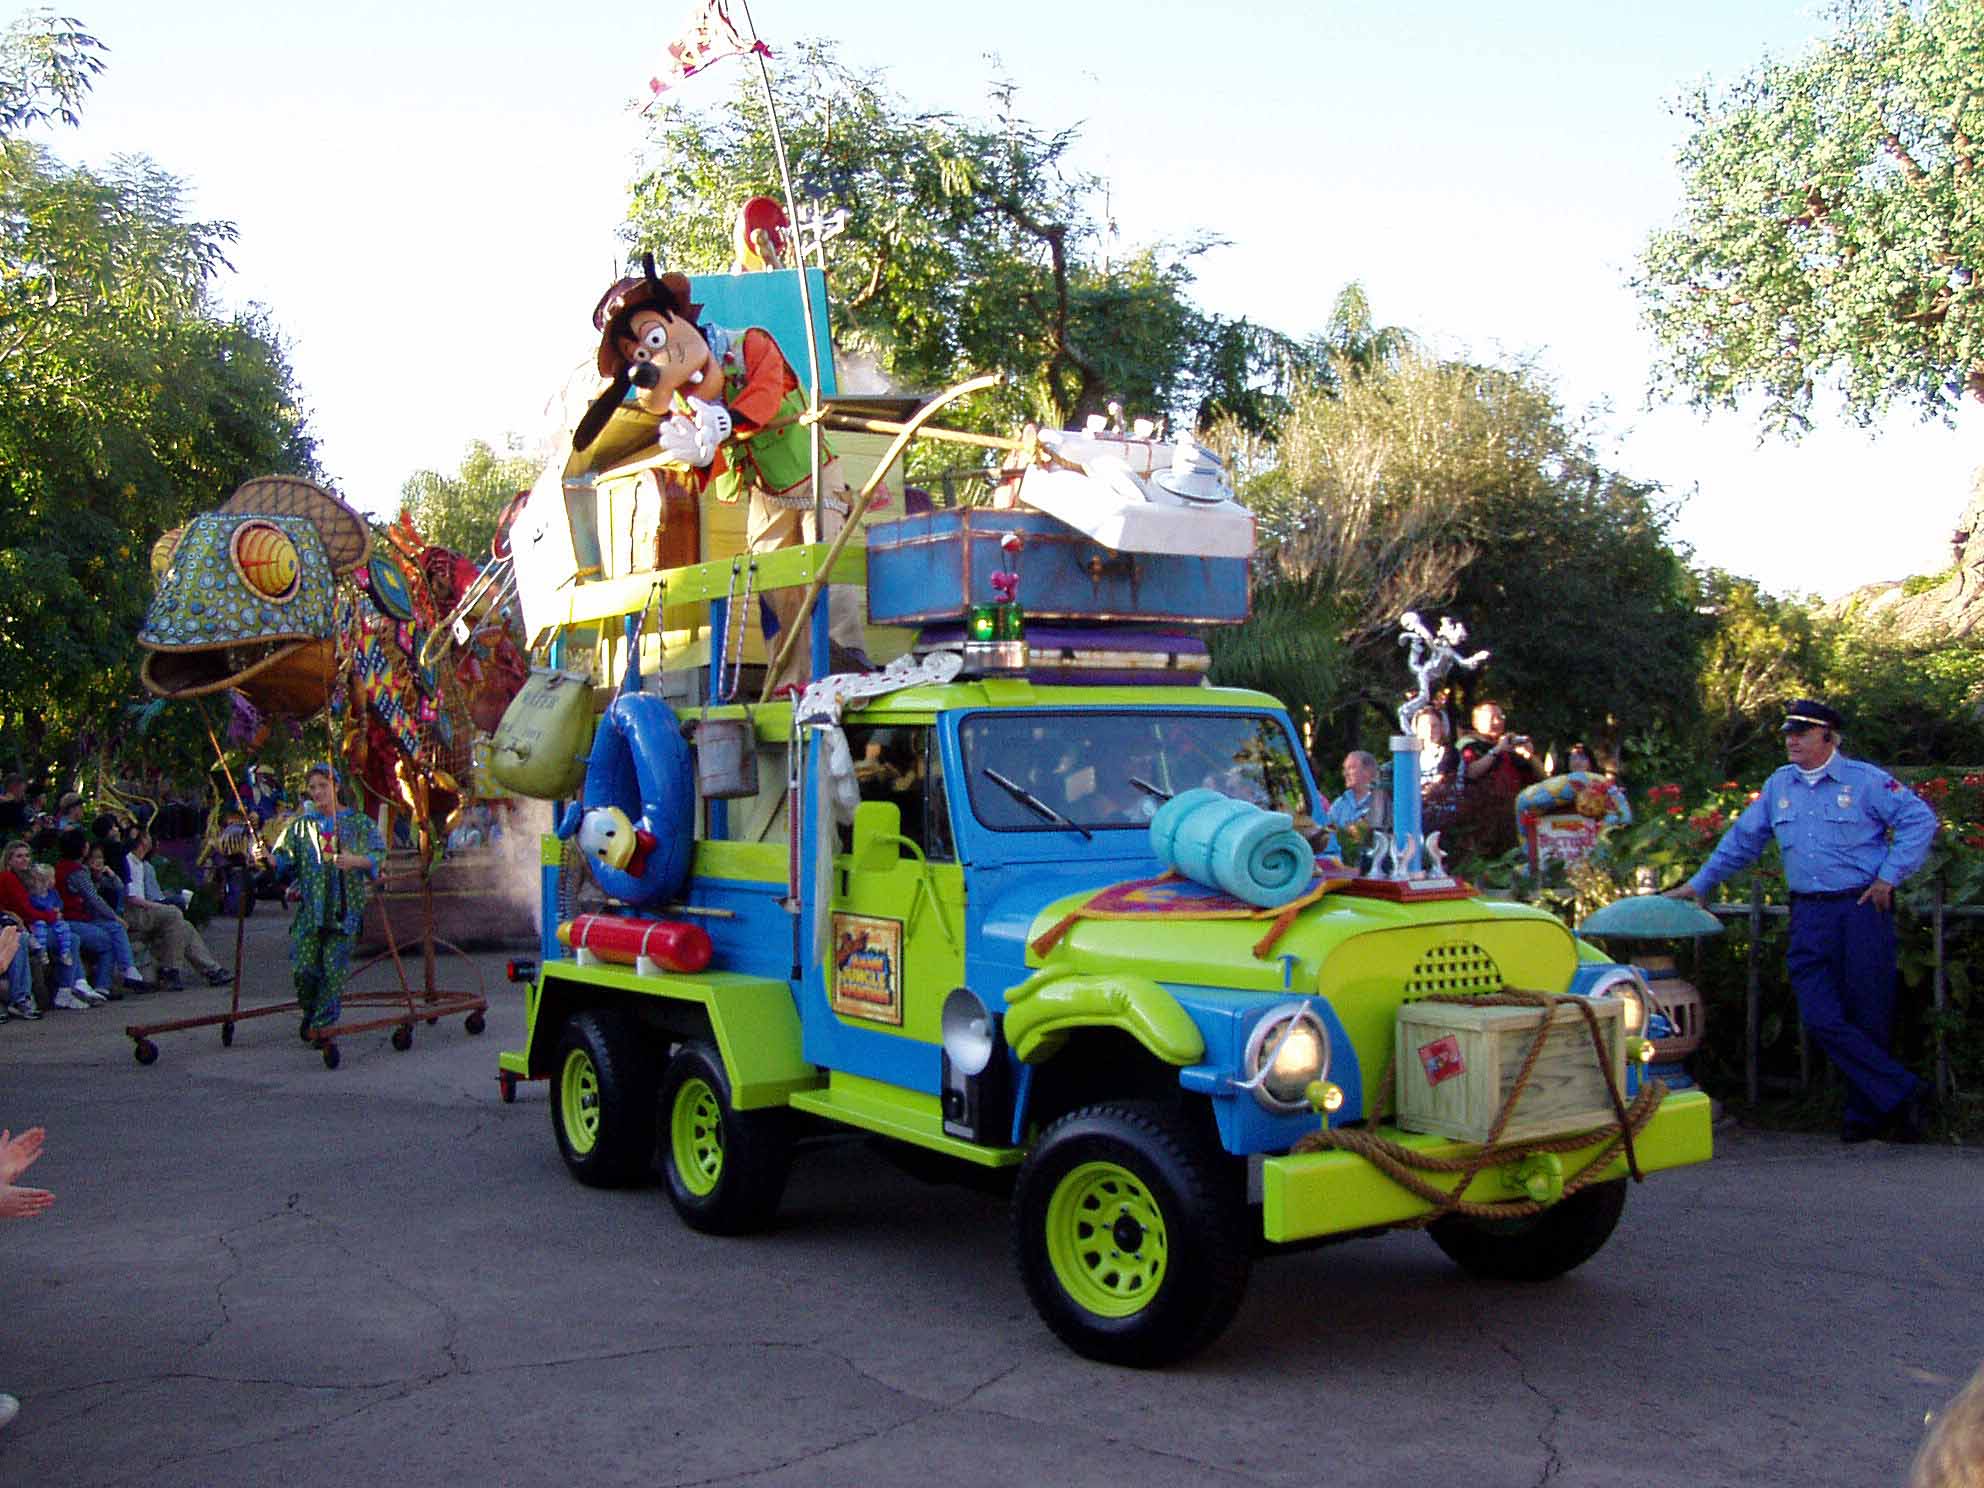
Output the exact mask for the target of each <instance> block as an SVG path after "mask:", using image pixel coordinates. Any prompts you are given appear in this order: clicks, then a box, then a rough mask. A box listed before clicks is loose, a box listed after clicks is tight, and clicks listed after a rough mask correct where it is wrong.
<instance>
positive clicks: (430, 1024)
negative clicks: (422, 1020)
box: [427, 1018, 441, 1028]
mask: <svg viewBox="0 0 1984 1488" xmlns="http://www.w3.org/2000/svg"><path fill="white" fill-rule="evenodd" d="M440 1021H441V1020H440V1019H439V1018H429V1019H428V1020H427V1026H428V1027H429V1028H432V1027H433V1026H434V1025H435V1024H436V1023H439V1022H440Z"/></svg>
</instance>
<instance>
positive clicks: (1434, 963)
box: [1405, 940, 1503, 997]
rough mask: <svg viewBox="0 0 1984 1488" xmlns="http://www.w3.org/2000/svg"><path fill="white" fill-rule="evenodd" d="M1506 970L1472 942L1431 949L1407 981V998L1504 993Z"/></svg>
mask: <svg viewBox="0 0 1984 1488" xmlns="http://www.w3.org/2000/svg"><path fill="white" fill-rule="evenodd" d="M1502 985H1503V983H1502V969H1501V968H1500V967H1499V966H1497V965H1496V964H1495V958H1494V957H1493V956H1491V955H1489V954H1488V953H1487V952H1486V951H1484V950H1482V949H1481V947H1480V946H1478V945H1476V944H1475V943H1474V942H1473V941H1471V940H1456V941H1450V942H1448V943H1447V944H1446V945H1437V946H1432V947H1430V948H1428V950H1427V951H1426V954H1425V955H1423V956H1421V957H1420V958H1419V962H1418V964H1417V965H1415V966H1414V967H1413V968H1412V975H1411V976H1410V977H1408V978H1406V983H1405V995H1406V996H1407V997H1425V996H1427V995H1428V994H1430V993H1434V992H1446V993H1460V994H1462V995H1474V994H1477V993H1482V992H1499V991H1501V990H1502Z"/></svg>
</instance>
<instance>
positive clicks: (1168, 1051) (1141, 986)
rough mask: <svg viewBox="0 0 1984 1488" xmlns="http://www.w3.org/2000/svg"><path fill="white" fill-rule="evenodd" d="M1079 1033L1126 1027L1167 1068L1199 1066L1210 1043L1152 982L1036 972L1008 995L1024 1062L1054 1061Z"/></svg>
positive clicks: (1013, 1039)
mask: <svg viewBox="0 0 1984 1488" xmlns="http://www.w3.org/2000/svg"><path fill="white" fill-rule="evenodd" d="M1077 1028H1120V1029H1121V1030H1122V1031H1123V1032H1125V1033H1127V1034H1129V1035H1130V1037H1131V1038H1133V1039H1135V1040H1136V1041H1137V1042H1138V1043H1140V1044H1142V1045H1143V1046H1144V1047H1145V1048H1146V1049H1148V1050H1150V1052H1151V1053H1153V1054H1155V1055H1156V1056H1157V1057H1158V1058H1159V1059H1162V1060H1163V1061H1164V1062H1165V1063H1166V1064H1177V1065H1186V1064H1197V1063H1198V1062H1199V1061H1200V1060H1201V1059H1202V1058H1203V1057H1204V1056H1205V1052H1206V1041H1205V1037H1204V1035H1203V1034H1201V1033H1200V1032H1199V1026H1198V1024H1196V1023H1194V1022H1193V1021H1192V1018H1191V1015H1190V1014H1189V1013H1187V1012H1186V1011H1185V1010H1184V1008H1182V1007H1180V1006H1179V1005H1178V999H1177V998H1175V997H1173V996H1172V995H1171V994H1170V993H1169V992H1167V991H1165V990H1164V988H1163V987H1162V986H1160V985H1159V984H1158V983H1156V982H1154V981H1152V980H1151V979H1150V978H1149V977H1141V976H1134V975H1131V974H1129V973H1124V972H1101V973H1095V974H1083V973H1080V972H1073V971H1067V970H1064V969H1060V968H1054V969H1050V970H1046V971H1040V972H1036V973H1034V975H1032V976H1030V977H1028V978H1027V979H1026V980H1025V981H1023V982H1021V983H1020V984H1019V985H1018V986H1017V987H1015V988H1013V989H1012V990H1011V991H1010V992H1008V993H1007V994H1006V1043H1007V1045H1008V1046H1009V1047H1010V1048H1011V1049H1012V1051H1013V1053H1014V1055H1015V1056H1017V1057H1018V1058H1019V1060H1020V1061H1021V1062H1022V1063H1025V1064H1036V1063H1038V1062H1039V1061H1041V1060H1043V1059H1048V1058H1051V1057H1052V1056H1053V1054H1054V1052H1055V1051H1056V1050H1057V1049H1059V1048H1060V1047H1061V1044H1062V1043H1063V1042H1064V1041H1065V1040H1066V1038H1067V1035H1068V1034H1069V1033H1070V1032H1071V1031H1072V1030H1074V1029H1077Z"/></svg>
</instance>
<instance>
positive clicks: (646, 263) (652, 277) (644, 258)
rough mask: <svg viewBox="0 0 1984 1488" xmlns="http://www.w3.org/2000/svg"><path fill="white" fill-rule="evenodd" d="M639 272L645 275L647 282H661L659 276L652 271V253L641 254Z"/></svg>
mask: <svg viewBox="0 0 1984 1488" xmlns="http://www.w3.org/2000/svg"><path fill="white" fill-rule="evenodd" d="M641 272H642V273H643V274H645V275H646V276H647V281H648V283H649V284H659V283H661V276H660V275H659V274H657V273H655V271H654V254H653V253H643V254H642V255H641Z"/></svg>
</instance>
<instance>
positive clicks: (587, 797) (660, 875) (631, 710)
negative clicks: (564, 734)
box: [558, 692, 696, 908]
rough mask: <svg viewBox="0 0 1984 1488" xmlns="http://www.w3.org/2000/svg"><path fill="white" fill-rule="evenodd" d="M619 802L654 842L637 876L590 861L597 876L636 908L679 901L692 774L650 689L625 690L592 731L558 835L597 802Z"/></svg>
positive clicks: (690, 829)
mask: <svg viewBox="0 0 1984 1488" xmlns="http://www.w3.org/2000/svg"><path fill="white" fill-rule="evenodd" d="M603 806H617V807H619V808H620V810H622V811H624V812H625V813H626V814H627V818H628V820H630V821H631V822H633V824H634V825H635V826H636V827H638V828H640V829H641V830H642V831H644V832H647V833H650V834H652V835H653V837H654V839H655V846H654V849H653V850H652V851H651V852H650V853H649V854H648V858H647V862H646V863H645V864H644V865H643V866H642V869H641V871H640V873H639V874H638V875H635V874H632V873H628V872H625V871H624V870H622V869H619V868H612V867H609V866H607V865H606V864H605V863H601V862H599V861H597V860H595V859H591V858H588V859H587V861H588V863H590V865H591V867H592V875H593V878H594V880H595V881H596V882H597V883H598V884H599V886H600V888H602V889H604V890H605V891H606V892H607V893H608V894H610V895H611V896H612V897H613V898H615V899H618V900H621V901H622V902H624V903H627V904H631V905H633V906H635V907H636V908H645V907H647V906H649V905H654V904H665V903H668V902H669V901H671V900H674V899H678V898H680V897H681V894H682V886H683V885H684V884H685V883H687V882H688V879H689V859H690V854H691V852H692V851H693V850H694V847H695V816H696V779H695V771H694V767H693V765H692V763H691V761H690V756H689V745H688V741H687V740H685V739H684V738H683V737H682V726H681V724H680V723H679V722H678V721H677V720H676V717H675V713H674V710H673V709H671V708H670V707H669V706H668V704H667V703H665V702H663V701H662V700H661V699H660V698H658V697H655V696H654V695H653V694H651V693H642V692H633V693H622V694H621V695H620V696H619V697H617V698H615V699H614V700H613V701H612V703H610V704H609V705H608V706H607V709H606V715H605V716H604V717H603V718H601V719H600V721H599V730H598V732H597V733H595V734H594V735H593V740H592V754H591V756H590V757H589V758H588V759H587V761H586V782H585V785H584V787H583V789H582V791H581V794H580V796H579V800H578V803H577V804H576V805H574V806H573V807H572V808H571V809H570V810H568V811H567V812H566V813H565V819H564V821H562V822H561V823H560V824H559V827H558V835H559V836H560V837H570V836H571V835H572V834H573V833H574V832H576V831H577V830H578V827H579V821H580V819H581V818H582V817H583V816H584V815H585V813H586V812H588V811H590V810H593V809H594V808H595V807H603Z"/></svg>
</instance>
